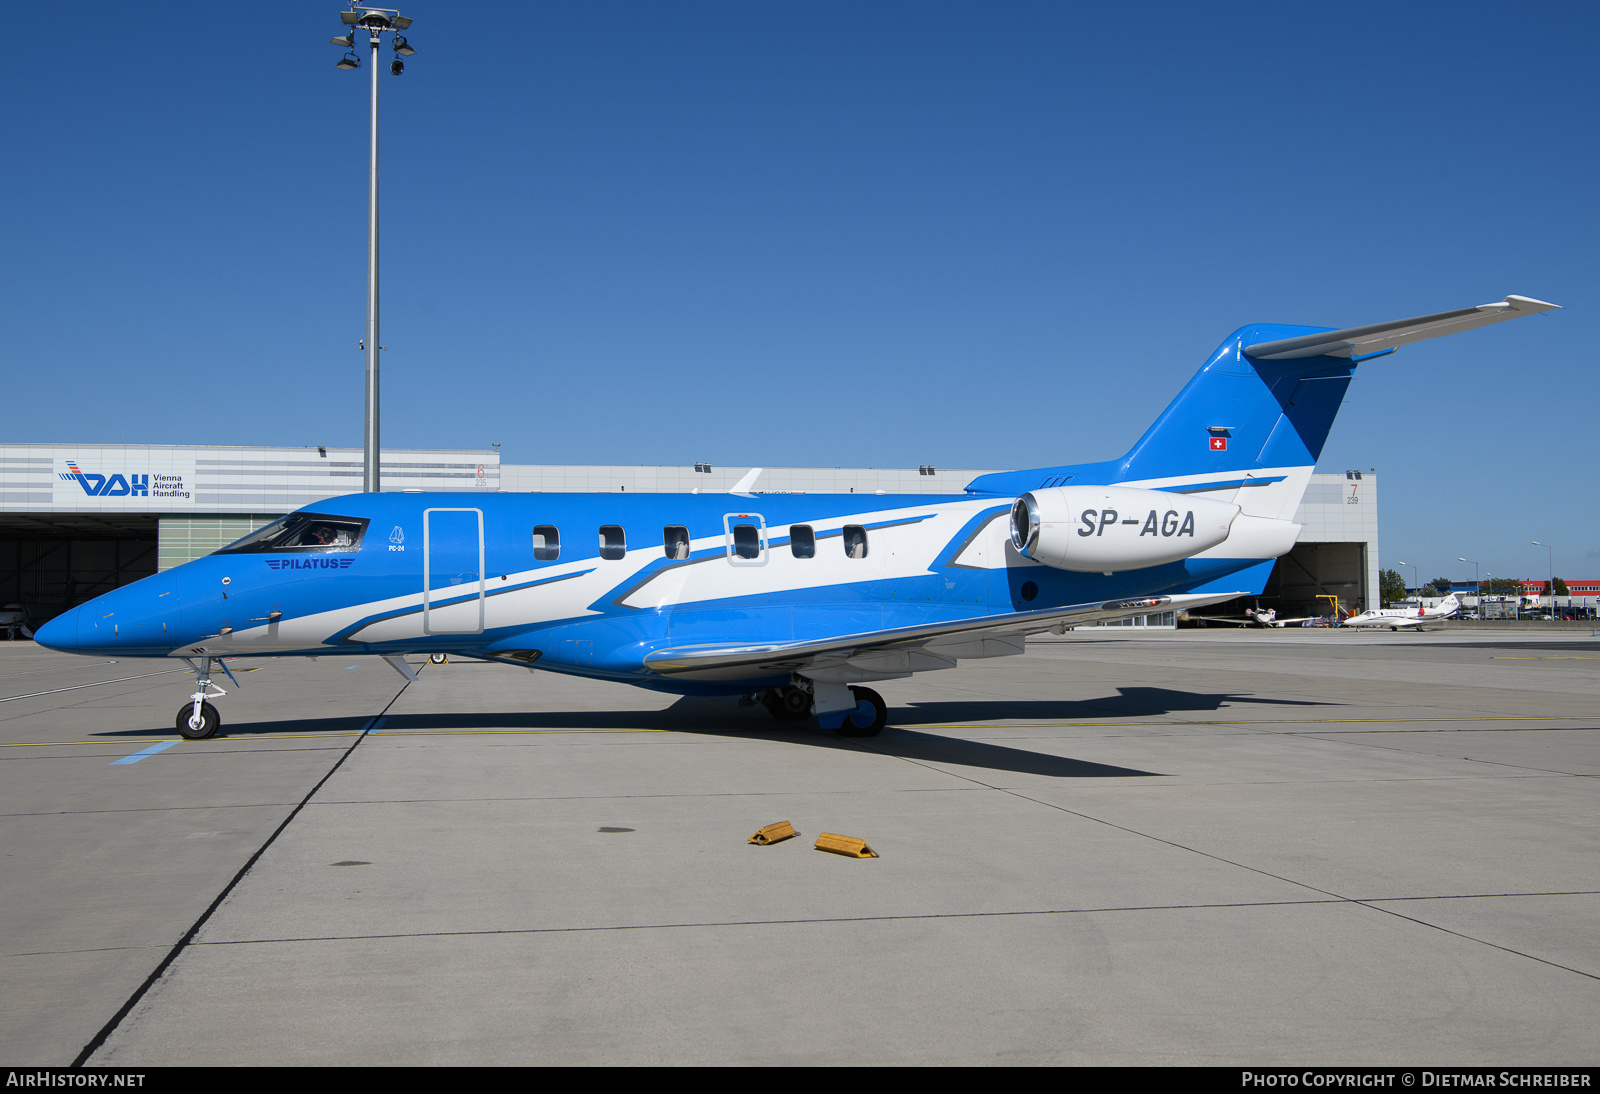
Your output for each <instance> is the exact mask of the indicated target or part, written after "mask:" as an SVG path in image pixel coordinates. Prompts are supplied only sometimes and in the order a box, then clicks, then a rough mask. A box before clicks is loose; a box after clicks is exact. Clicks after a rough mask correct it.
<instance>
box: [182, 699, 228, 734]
mask: <svg viewBox="0 0 1600 1094" xmlns="http://www.w3.org/2000/svg"><path fill="white" fill-rule="evenodd" d="M221 724H222V716H221V715H220V714H218V713H217V708H216V707H214V706H212V705H211V704H210V703H208V702H206V701H205V700H204V699H202V700H201V701H200V709H199V711H198V712H197V711H196V710H195V708H194V704H193V703H185V704H183V706H181V707H179V708H178V734H179V736H182V737H185V738H187V739H189V740H191V741H203V740H205V739H206V738H207V737H214V736H216V733H217V727H218V726H219V725H221Z"/></svg>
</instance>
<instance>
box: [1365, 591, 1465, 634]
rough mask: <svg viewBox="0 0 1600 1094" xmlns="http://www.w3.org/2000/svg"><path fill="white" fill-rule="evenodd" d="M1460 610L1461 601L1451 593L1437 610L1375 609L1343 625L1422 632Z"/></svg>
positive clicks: (1419, 608)
mask: <svg viewBox="0 0 1600 1094" xmlns="http://www.w3.org/2000/svg"><path fill="white" fill-rule="evenodd" d="M1460 610H1461V601H1459V600H1457V599H1456V594H1455V593H1451V594H1450V595H1449V596H1447V597H1445V598H1444V599H1443V600H1441V601H1439V606H1438V607H1437V608H1423V607H1420V606H1419V607H1417V608H1373V609H1372V610H1370V611H1365V612H1362V613H1361V614H1360V615H1352V616H1351V617H1350V618H1349V619H1346V620H1345V621H1344V623H1343V624H1342V625H1343V626H1346V627H1388V628H1389V629H1390V630H1391V631H1397V630H1399V629H1400V628H1401V627H1416V628H1417V629H1418V630H1421V629H1422V625H1423V624H1424V623H1437V622H1438V621H1439V620H1441V619H1446V618H1448V617H1450V616H1452V615H1455V614H1456V612H1458V611H1460Z"/></svg>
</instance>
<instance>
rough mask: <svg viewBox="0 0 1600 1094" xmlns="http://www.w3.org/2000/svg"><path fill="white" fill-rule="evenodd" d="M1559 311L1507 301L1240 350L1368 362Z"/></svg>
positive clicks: (1276, 357)
mask: <svg viewBox="0 0 1600 1094" xmlns="http://www.w3.org/2000/svg"><path fill="white" fill-rule="evenodd" d="M1559 307H1560V305H1559V304H1546V303H1545V302H1544V301H1543V300H1534V299H1531V298H1529V297H1526V296H1508V297H1506V298H1505V299H1504V300H1502V301H1500V302H1499V303H1496V304H1479V305H1478V306H1477V307H1475V308H1458V309H1456V310H1455V311H1441V312H1435V313H1434V314H1432V315H1418V316H1414V317H1413V318H1411V319H1392V320H1390V321H1389V322H1387V323H1373V324H1371V325H1370V326H1365V327H1348V328H1346V329H1344V330H1330V331H1323V332H1322V333H1320V334H1307V335H1302V336H1301V337H1299V338H1283V339H1280V340H1278V341H1276V342H1257V343H1256V344H1255V345H1253V346H1246V347H1244V352H1245V353H1246V354H1248V355H1249V356H1251V357H1254V358H1256V359H1257V360H1261V361H1282V360H1286V359H1289V358H1292V357H1316V356H1318V355H1319V354H1326V355H1327V356H1329V357H1371V356H1373V355H1374V354H1378V353H1388V352H1390V351H1392V350H1395V349H1398V348H1399V347H1401V346H1404V345H1407V344H1408V343H1411V342H1421V341H1422V340H1424V339H1426V338H1440V337H1443V336H1444V335H1446V334H1455V333H1456V332H1457V331H1463V330H1471V329H1472V328H1473V327H1486V326H1488V325H1489V324H1490V323H1503V322H1505V321H1506V320H1507V319H1516V318H1518V317H1519V316H1524V315H1537V314H1538V313H1539V312H1542V311H1550V310H1551V309H1553V308H1559Z"/></svg>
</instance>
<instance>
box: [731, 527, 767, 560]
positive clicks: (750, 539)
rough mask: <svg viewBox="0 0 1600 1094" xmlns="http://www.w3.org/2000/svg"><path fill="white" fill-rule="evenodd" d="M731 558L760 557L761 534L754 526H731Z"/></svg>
mask: <svg viewBox="0 0 1600 1094" xmlns="http://www.w3.org/2000/svg"><path fill="white" fill-rule="evenodd" d="M733 557H734V558H760V557H761V533H760V531H758V530H757V528H756V526H755V525H754V524H735V525H734V526H733Z"/></svg>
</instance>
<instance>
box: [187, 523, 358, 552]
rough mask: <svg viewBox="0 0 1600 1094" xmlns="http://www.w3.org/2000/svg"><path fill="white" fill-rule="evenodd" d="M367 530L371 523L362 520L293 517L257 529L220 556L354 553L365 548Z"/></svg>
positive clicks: (230, 546)
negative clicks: (289, 552)
mask: <svg viewBox="0 0 1600 1094" xmlns="http://www.w3.org/2000/svg"><path fill="white" fill-rule="evenodd" d="M366 530H367V522H366V520H364V519H362V518H360V517H335V516H329V515H327V514H324V513H290V514H289V515H288V516H286V517H280V518H278V519H277V520H275V521H273V522H272V523H271V524H268V525H267V526H266V527H264V528H257V529H256V530H255V531H254V532H251V533H250V534H249V535H247V536H245V537H244V538H243V539H238V540H235V541H234V542H232V543H230V544H228V545H227V546H226V547H224V548H222V550H220V551H218V552H217V554H219V555H221V554H246V553H253V552H257V551H308V552H316V553H327V552H334V551H339V552H343V551H354V550H356V549H357V548H359V547H360V546H361V537H362V535H364V534H365V533H366Z"/></svg>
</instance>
